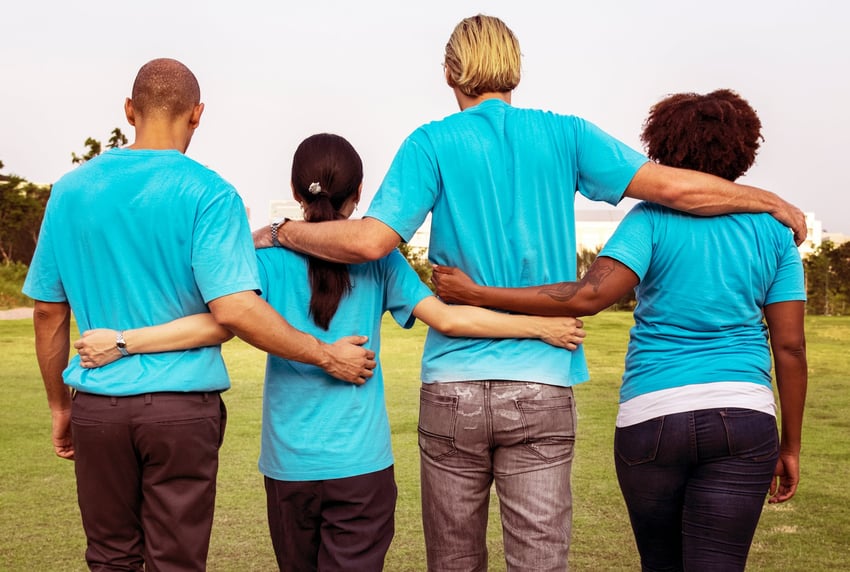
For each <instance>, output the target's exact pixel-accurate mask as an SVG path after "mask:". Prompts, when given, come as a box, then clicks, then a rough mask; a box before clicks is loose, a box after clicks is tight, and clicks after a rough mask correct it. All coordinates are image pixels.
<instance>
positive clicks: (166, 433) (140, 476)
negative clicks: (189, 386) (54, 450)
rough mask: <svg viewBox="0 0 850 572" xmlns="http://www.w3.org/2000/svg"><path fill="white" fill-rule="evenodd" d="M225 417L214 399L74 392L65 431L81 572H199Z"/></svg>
mask: <svg viewBox="0 0 850 572" xmlns="http://www.w3.org/2000/svg"><path fill="white" fill-rule="evenodd" d="M226 418H227V416H226V411H225V407H224V402H223V401H222V400H221V397H220V395H219V394H218V393H149V394H145V395H138V396H132V397H107V396H99V395H92V394H88V393H82V392H77V393H76V395H75V396H74V401H73V407H72V410H71V431H72V438H73V443H74V457H75V470H76V474H77V498H78V501H79V504H80V513H81V515H82V520H83V528H84V529H85V532H86V538H87V542H88V546H87V549H86V562H87V563H88V565H89V568H90V569H91V570H143V569H144V570H146V571H147V572H153V571H158V570H169V571H172V570H180V571H183V570H187V571H188V570H205V569H206V560H207V552H208V549H209V542H210V532H211V530H212V521H213V510H214V508H215V490H216V473H217V472H218V451H219V447H220V446H221V442H222V439H223V437H224V428H225V423H226Z"/></svg>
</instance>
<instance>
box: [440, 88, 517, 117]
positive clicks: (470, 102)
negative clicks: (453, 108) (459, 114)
mask: <svg viewBox="0 0 850 572" xmlns="http://www.w3.org/2000/svg"><path fill="white" fill-rule="evenodd" d="M453 89H454V92H455V99H457V104H458V106H459V107H460V110H461V111H463V110H464V109H469V108H470V107H475V106H476V105H478V104H479V103H481V102H483V101H486V100H488V99H500V100H502V101H504V102H505V103H507V104H508V105H510V103H511V94H512V93H513V92H511V91H505V92H502V91H492V92H487V93H482V94H481V95H478V96H476V97H471V96H469V95H465V94H463V93H461V91H460V90H459V89H458V88H456V87H455V88H453Z"/></svg>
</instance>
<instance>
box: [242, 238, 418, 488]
mask: <svg viewBox="0 0 850 572" xmlns="http://www.w3.org/2000/svg"><path fill="white" fill-rule="evenodd" d="M257 259H258V261H259V268H260V278H261V281H262V285H263V292H264V294H263V296H264V297H265V298H266V299H267V300H268V302H269V304H271V305H272V306H273V307H274V308H275V309H276V310H277V311H278V312H279V313H280V314H281V315H283V316H285V317H286V319H287V320H288V321H289V323H290V324H292V326H293V327H295V328H298V329H299V330H302V331H304V332H307V333H309V334H312V335H314V336H315V337H316V338H318V339H320V340H322V341H324V342H327V343H333V342H335V341H336V340H338V339H339V338H342V337H344V336H353V335H361V334H362V335H367V336H369V341H368V343H367V344H366V346H365V347H368V348H369V349H371V350H374V352H375V354H376V355H379V354H380V349H381V348H380V342H381V337H380V336H381V317H382V315H383V314H384V312H385V311H389V312H390V313H391V314H392V316H393V318H394V319H395V321H396V322H397V323H398V324H399V325H400V326H401V327H403V328H410V327H411V326H413V323H414V321H415V319H414V317H413V309H414V308H415V307H416V305H417V304H418V303H419V302H421V301H422V300H423V299H424V298H427V297H428V296H431V295H432V293H431V291H430V290H429V289H428V287H427V286H425V284H423V283H422V281H421V280H420V279H419V276H418V275H417V274H416V272H415V271H414V270H413V269H412V268H411V267H410V265H409V264H408V263H407V261H406V260H405V259H404V257H403V256H402V255H401V254H400V253H399V252H398V251H393V252H391V253H390V254H389V255H388V256H386V257H384V258H381V259H379V260H376V261H374V262H368V263H365V264H356V265H350V266H349V272H350V277H351V284H352V291H351V292H350V293H349V294H348V295H347V296H345V297H343V299H342V300H341V302H340V305H339V308H338V309H337V311H336V314H335V315H334V317H333V319H332V320H331V323H330V327H329V328H328V330H327V331H325V330H322V329H321V328H319V327H318V326H317V325H316V324H315V323H314V322H313V320H312V319H311V318H310V317H309V315H308V314H309V302H310V295H311V290H310V283H309V278H308V272H307V268H308V266H307V258H306V257H305V256H303V255H301V254H297V253H294V252H291V251H289V250H286V249H284V248H266V249H262V250H258V251H257ZM392 463H393V455H392V448H391V443H390V425H389V420H388V418H387V409H386V405H385V403H384V380H383V371H382V369H381V364H380V360H378V365H377V367H376V368H375V370H374V375H373V376H372V377H371V378H369V380H368V381H366V383H365V384H363V385H354V384H351V383H347V382H344V381H340V380H338V379H334V378H333V377H331V376H329V375H328V374H327V373H325V371H324V370H322V369H320V368H318V367H315V366H311V365H305V364H302V363H298V362H293V361H289V360H284V359H281V358H278V357H275V356H272V355H270V356H269V357H268V359H267V362H266V377H265V388H264V392H263V428H262V440H261V444H260V460H259V468H260V472H262V473H263V474H264V475H266V476H268V477H271V478H273V479H277V480H282V481H311V480H324V479H339V478H345V477H352V476H356V475H363V474H367V473H372V472H375V471H380V470H382V469H385V468H387V467H389V466H390V465H392Z"/></svg>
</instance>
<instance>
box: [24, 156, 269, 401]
mask: <svg viewBox="0 0 850 572" xmlns="http://www.w3.org/2000/svg"><path fill="white" fill-rule="evenodd" d="M257 289H259V278H258V276H257V263H256V258H255V255H254V248H253V242H252V240H251V231H250V228H249V226H248V219H247V217H246V212H245V207H244V205H243V203H242V200H241V199H240V197H239V195H238V194H237V193H236V191H235V189H234V188H233V187H232V186H231V185H230V184H229V183H227V181H225V180H224V179H222V178H221V177H220V176H219V175H217V174H216V173H215V172H213V171H211V170H209V169H207V168H206V167H203V166H202V165H200V164H198V163H196V162H195V161H193V160H192V159H190V158H188V157H186V156H185V155H183V154H182V153H180V152H178V151H174V150H163V151H160V150H132V149H114V150H110V151H108V152H106V153H104V154H102V155H100V156H98V157H96V158H94V159H92V160H91V161H88V162H87V163H85V164H84V165H82V166H80V167H78V168H77V169H75V170H73V171H71V172H70V173H68V174H67V175H65V176H64V177H62V178H61V179H60V180H59V181H58V182H57V183H56V184H55V185H54V186H53V190H52V192H51V196H50V200H49V201H48V204H47V209H46V212H45V216H44V222H43V223H42V227H41V232H40V234H39V240H38V246H37V248H36V252H35V255H34V256H33V260H32V264H31V266H30V269H29V273H28V274H27V278H26V282H25V284H24V293H25V294H26V295H28V296H30V297H31V298H34V299H36V300H41V301H45V302H68V303H69V304H70V306H71V310H72V311H73V313H74V316H75V318H76V320H77V324H78V326H79V328H80V330H81V331H84V330H88V329H92V328H117V329H131V328H139V327H142V326H152V325H155V324H162V323H165V322H169V321H171V320H174V319H176V318H180V317H182V316H188V315H191V314H197V313H201V312H207V311H208V309H207V306H206V303H207V302H209V301H210V300H214V299H215V298H219V297H221V296H224V295H227V294H232V293H235V292H241V291H246V290H257ZM64 378H65V383H66V384H68V385H70V386H71V387H74V388H76V389H79V390H81V391H86V392H89V393H95V394H101V395H111V396H125V395H137V394H141V393H149V392H161V391H215V390H224V389H227V388H228V387H230V380H229V377H228V375H227V370H226V369H225V366H224V362H223V360H222V358H221V352H220V348H219V347H217V346H215V347H206V348H198V349H194V350H187V351H176V352H163V353H156V354H138V355H132V356H130V357H125V358H122V359H120V360H117V361H115V362H113V363H111V364H109V365H107V366H104V367H101V368H96V369H83V368H82V367H80V363H79V356H74V358H73V359H72V360H71V363H70V364H69V366H68V368H67V369H66V370H65V372H64Z"/></svg>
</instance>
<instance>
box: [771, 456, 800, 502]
mask: <svg viewBox="0 0 850 572" xmlns="http://www.w3.org/2000/svg"><path fill="white" fill-rule="evenodd" d="M799 483H800V454H799V453H788V452H784V451H780V452H779V460H777V461H776V470H775V471H774V472H773V481H771V483H770V490H769V491H768V493H767V494H769V495H770V498H769V499H768V501H767V502H768V503H770V504H775V503H780V502H785V501H787V500H788V499H790V498H791V497H793V496H794V493H796V492H797V485H798V484H799Z"/></svg>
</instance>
